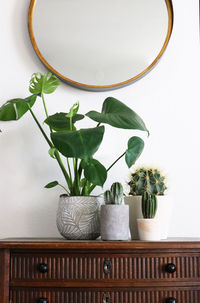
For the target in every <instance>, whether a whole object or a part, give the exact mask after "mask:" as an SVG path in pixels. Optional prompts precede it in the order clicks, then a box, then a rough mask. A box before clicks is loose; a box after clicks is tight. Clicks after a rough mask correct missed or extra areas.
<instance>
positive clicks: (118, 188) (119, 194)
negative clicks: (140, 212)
mask: <svg viewBox="0 0 200 303" xmlns="http://www.w3.org/2000/svg"><path fill="white" fill-rule="evenodd" d="M123 196H124V194H123V187H122V185H121V183H118V182H116V183H113V185H112V186H111V188H110V190H107V191H105V192H104V201H105V204H116V205H120V204H123V203H124V199H123Z"/></svg>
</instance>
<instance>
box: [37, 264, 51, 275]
mask: <svg viewBox="0 0 200 303" xmlns="http://www.w3.org/2000/svg"><path fill="white" fill-rule="evenodd" d="M37 269H38V271H39V272H40V273H42V274H45V273H47V272H48V270H49V266H48V265H47V264H45V263H40V264H38V267H37Z"/></svg>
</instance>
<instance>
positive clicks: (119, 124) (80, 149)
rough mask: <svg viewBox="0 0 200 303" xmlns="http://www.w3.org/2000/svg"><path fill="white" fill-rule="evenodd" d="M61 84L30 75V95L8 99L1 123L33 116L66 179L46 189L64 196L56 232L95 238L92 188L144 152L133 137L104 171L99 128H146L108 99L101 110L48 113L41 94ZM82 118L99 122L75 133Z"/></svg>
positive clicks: (50, 77)
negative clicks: (39, 107)
mask: <svg viewBox="0 0 200 303" xmlns="http://www.w3.org/2000/svg"><path fill="white" fill-rule="evenodd" d="M59 84H60V81H59V80H58V79H57V78H56V76H54V75H52V74H51V73H47V74H45V75H43V74H41V73H35V74H33V75H32V77H31V80H30V86H29V91H30V93H31V96H29V97H27V98H25V99H22V98H17V99H12V100H9V101H7V102H6V103H5V104H4V105H2V106H1V108H0V120H1V121H11V120H19V119H21V117H23V116H24V114H26V113H27V112H29V113H30V114H31V116H32V118H33V119H34V121H35V122H36V124H37V126H38V128H39V130H40V132H41V134H42V136H43V137H44V139H45V140H46V142H47V144H48V146H49V155H50V156H51V157H52V158H53V159H55V161H57V163H58V165H59V167H60V169H61V171H62V173H63V176H64V179H65V181H66V184H65V185H61V184H60V182H58V181H51V182H50V183H48V184H47V185H46V186H45V187H46V188H52V187H54V186H57V185H58V186H61V187H62V188H63V189H64V190H65V194H64V195H61V196H60V202H59V207H58V213H57V227H58V230H59V232H60V233H61V235H63V236H64V237H65V238H67V239H95V238H97V237H98V236H99V235H100V202H99V201H98V197H94V196H91V193H92V191H93V190H94V188H95V187H96V186H101V187H103V185H104V183H105V181H106V179H107V174H108V172H109V171H110V169H111V168H112V166H113V165H114V164H115V163H116V162H117V161H119V159H121V158H122V157H124V156H125V161H126V163H127V165H128V167H131V166H132V165H133V164H134V163H135V161H136V160H137V158H138V157H139V156H140V154H141V152H142V150H143V148H144V142H143V140H142V139H141V138H139V137H136V136H134V137H131V138H130V139H129V141H128V145H127V147H126V148H125V150H124V153H123V154H122V155H120V156H119V157H118V158H117V159H116V160H114V161H113V163H112V164H111V165H110V166H109V167H108V168H106V167H104V165H103V164H102V163H100V162H99V161H98V160H97V159H95V158H94V154H95V153H96V151H97V150H98V149H99V146H100V144H101V142H102V140H103V136H104V132H105V126H104V125H103V124H109V125H111V126H113V127H115V128H122V129H136V130H141V131H147V128H146V126H145V124H144V122H143V120H142V119H141V118H140V117H139V116H138V115H137V114H136V113H135V112H134V111H133V110H132V109H130V108H129V107H127V106H126V105H125V104H123V103H122V102H120V101H119V100H117V99H115V98H112V97H109V98H107V99H106V100H105V101H104V103H103V107H102V111H101V112H96V111H89V112H88V113H86V114H85V115H82V114H79V113H78V110H79V104H78V103H75V104H74V105H73V106H72V107H71V109H70V110H69V112H60V113H56V114H53V115H49V114H48V110H47V106H46V102H45V94H51V93H53V92H54V91H55V90H56V88H57V87H58V86H59ZM37 99H41V100H42V102H43V106H44V112H45V118H44V122H45V124H46V125H47V126H48V128H47V129H48V130H49V134H48V133H47V131H46V130H45V127H43V125H42V123H41V122H40V121H39V120H38V118H37V117H36V115H35V113H34V111H33V105H34V104H35V102H36V100H37ZM85 117H88V118H90V119H91V120H93V121H95V122H97V123H96V125H95V126H93V127H91V128H86V129H84V128H83V129H78V128H77V122H78V121H79V120H82V119H84V118H85ZM147 132H148V131H147ZM63 157H64V158H65V162H64V161H63V160H64V158H63ZM64 163H66V165H64Z"/></svg>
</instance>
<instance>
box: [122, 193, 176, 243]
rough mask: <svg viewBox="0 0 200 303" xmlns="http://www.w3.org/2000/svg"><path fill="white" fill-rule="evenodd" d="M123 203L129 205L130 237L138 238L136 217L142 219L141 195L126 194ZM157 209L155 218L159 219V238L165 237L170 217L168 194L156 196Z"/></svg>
mask: <svg viewBox="0 0 200 303" xmlns="http://www.w3.org/2000/svg"><path fill="white" fill-rule="evenodd" d="M124 201H125V204H127V205H129V208H130V212H129V222H130V232H131V239H133V240H137V239H139V234H138V228H137V218H140V219H142V218H143V215H142V209H141V203H142V197H141V196H128V197H125V199H124ZM157 201H158V209H157V213H156V216H155V219H157V220H158V221H159V229H160V230H161V239H167V237H168V230H169V224H170V218H171V206H172V204H171V201H170V200H169V199H168V196H157Z"/></svg>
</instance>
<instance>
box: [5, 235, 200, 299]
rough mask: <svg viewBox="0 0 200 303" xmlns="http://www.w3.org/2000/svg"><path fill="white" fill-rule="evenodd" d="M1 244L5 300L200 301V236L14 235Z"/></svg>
mask: <svg viewBox="0 0 200 303" xmlns="http://www.w3.org/2000/svg"><path fill="white" fill-rule="evenodd" d="M0 246H1V249H0V295H1V298H0V302H1V303H36V302H37V300H38V299H39V298H40V297H44V298H47V299H48V303H166V299H167V298H169V297H174V298H176V299H177V303H200V239H196V240H194V239H193V240H191V241H190V240H186V239H179V240H178V239H177V240H174V241H172V240H170V241H160V242H139V241H128V242H102V241H65V240H61V239H54V240H50V239H40V240H37V239H29V240H26V239H23V240H22V239H18V240H17V239H13V240H12V241H9V240H6V241H5V240H4V241H1V243H0ZM105 261H107V262H106V264H111V271H108V273H106V272H107V271H105V270H104V265H105ZM108 261H109V262H110V263H109V262H108ZM40 263H45V264H47V265H48V272H47V273H40V272H39V270H38V264H40ZM168 263H174V264H175V265H176V268H177V270H176V272H174V273H173V274H169V273H167V272H166V270H165V265H166V264H168ZM9 276H10V282H9ZM9 288H10V298H9ZM2 298H3V299H2Z"/></svg>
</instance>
